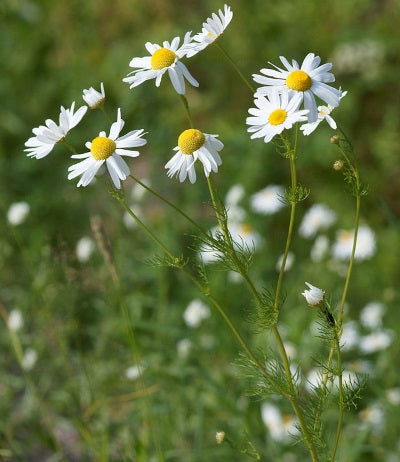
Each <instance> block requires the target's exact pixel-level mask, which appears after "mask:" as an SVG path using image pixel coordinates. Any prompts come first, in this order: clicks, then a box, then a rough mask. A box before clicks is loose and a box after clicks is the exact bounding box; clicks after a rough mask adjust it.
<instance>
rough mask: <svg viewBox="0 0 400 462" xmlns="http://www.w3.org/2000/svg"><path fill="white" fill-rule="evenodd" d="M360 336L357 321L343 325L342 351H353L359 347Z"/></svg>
mask: <svg viewBox="0 0 400 462" xmlns="http://www.w3.org/2000/svg"><path fill="white" fill-rule="evenodd" d="M359 341H360V334H359V332H358V324H357V323H356V322H355V321H349V322H346V323H345V324H343V328H342V335H341V337H340V344H341V349H342V351H349V350H352V349H353V348H354V347H356V346H357V345H358V343H359Z"/></svg>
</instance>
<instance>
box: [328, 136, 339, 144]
mask: <svg viewBox="0 0 400 462" xmlns="http://www.w3.org/2000/svg"><path fill="white" fill-rule="evenodd" d="M329 142H330V143H331V144H339V143H340V136H339V135H332V136H331V137H330V138H329Z"/></svg>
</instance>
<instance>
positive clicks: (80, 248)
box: [75, 236, 95, 263]
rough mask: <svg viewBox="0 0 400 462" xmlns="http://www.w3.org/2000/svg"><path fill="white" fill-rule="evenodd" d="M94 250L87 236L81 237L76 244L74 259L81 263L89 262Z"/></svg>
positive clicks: (91, 240) (91, 241)
mask: <svg viewBox="0 0 400 462" xmlns="http://www.w3.org/2000/svg"><path fill="white" fill-rule="evenodd" d="M94 249H95V245H94V242H93V239H91V238H90V237H89V236H83V237H81V238H80V239H79V241H78V242H77V243H76V248H75V252H76V257H77V259H78V260H79V261H80V262H81V263H85V262H87V261H88V260H89V258H90V256H91V255H92V253H93V251H94Z"/></svg>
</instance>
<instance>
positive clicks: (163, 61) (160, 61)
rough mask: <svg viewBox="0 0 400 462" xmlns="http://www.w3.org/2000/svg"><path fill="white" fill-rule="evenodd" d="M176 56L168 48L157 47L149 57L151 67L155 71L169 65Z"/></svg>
mask: <svg viewBox="0 0 400 462" xmlns="http://www.w3.org/2000/svg"><path fill="white" fill-rule="evenodd" d="M176 58H177V56H176V54H175V53H174V52H173V51H171V50H169V49H168V48H159V49H158V50H156V51H155V52H154V53H153V56H152V57H151V61H150V64H151V68H152V69H154V70H155V71H158V70H160V69H164V67H168V66H171V64H173V63H174V61H175V59H176Z"/></svg>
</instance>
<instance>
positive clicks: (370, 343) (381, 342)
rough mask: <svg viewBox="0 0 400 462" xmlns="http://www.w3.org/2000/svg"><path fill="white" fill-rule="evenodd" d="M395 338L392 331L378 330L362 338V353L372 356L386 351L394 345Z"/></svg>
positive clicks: (360, 344)
mask: <svg viewBox="0 0 400 462" xmlns="http://www.w3.org/2000/svg"><path fill="white" fill-rule="evenodd" d="M394 336H395V334H394V332H393V331H392V330H390V329H381V330H376V331H375V332H372V334H369V335H366V336H365V337H361V339H360V343H359V347H360V351H361V352H362V353H364V354H370V353H375V352H377V351H381V350H386V348H388V347H389V346H390V345H391V344H392V342H393V339H394Z"/></svg>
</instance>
